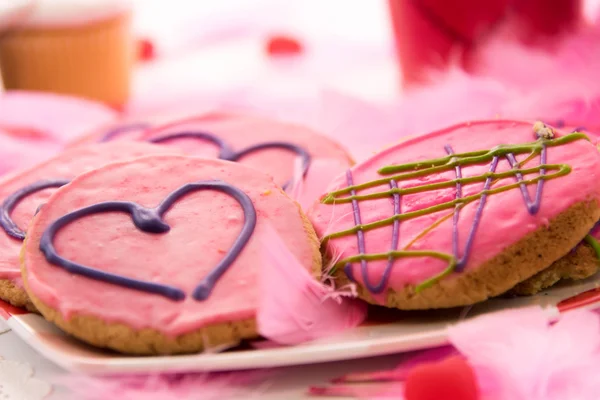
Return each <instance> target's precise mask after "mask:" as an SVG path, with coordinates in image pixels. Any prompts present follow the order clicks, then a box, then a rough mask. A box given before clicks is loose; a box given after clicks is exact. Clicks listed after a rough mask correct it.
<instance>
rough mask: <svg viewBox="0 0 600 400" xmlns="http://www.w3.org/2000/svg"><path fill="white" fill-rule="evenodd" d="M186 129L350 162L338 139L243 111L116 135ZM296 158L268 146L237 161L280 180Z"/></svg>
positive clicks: (238, 143)
mask: <svg viewBox="0 0 600 400" xmlns="http://www.w3.org/2000/svg"><path fill="white" fill-rule="evenodd" d="M185 131H194V132H207V133H211V134H213V135H216V136H218V137H219V138H221V139H223V140H225V141H226V142H227V143H229V145H230V146H231V147H233V149H234V150H236V151H239V150H241V149H243V148H246V147H248V146H251V145H255V144H258V143H264V142H274V141H285V142H289V143H293V144H295V145H298V146H301V147H303V148H304V149H306V150H307V151H308V152H309V153H310V154H311V156H312V158H313V160H318V159H330V160H339V161H341V162H343V163H345V164H346V165H348V166H349V165H350V161H349V158H348V155H347V154H346V152H345V151H344V150H343V149H342V148H341V147H340V146H339V145H338V144H337V143H334V142H333V141H331V140H330V139H328V138H325V137H323V136H321V135H319V134H317V133H315V132H313V131H311V130H309V129H307V128H304V127H300V126H296V125H291V124H285V123H281V122H275V121H272V120H268V119H262V118H256V117H250V116H244V115H235V114H226V113H212V114H206V115H203V116H199V117H193V118H188V119H184V120H181V121H177V122H174V123H170V124H167V125H163V126H160V127H156V128H153V129H151V130H149V131H146V132H145V133H143V132H140V131H135V132H133V133H132V134H130V135H123V136H119V138H120V139H121V140H144V139H149V138H152V137H156V136H162V135H165V134H169V133H176V132H185ZM103 134H104V133H99V134H96V135H93V136H90V137H89V138H88V141H98V139H99V138H100V137H101V136H102V135H103ZM164 144H165V145H169V146H174V147H176V148H178V149H181V150H183V151H184V152H186V153H187V154H190V155H195V156H202V157H216V156H217V154H218V152H217V148H216V147H215V145H213V144H211V143H209V142H205V141H199V140H194V139H179V140H172V141H169V142H164ZM295 158H296V155H295V154H294V153H292V152H290V151H287V150H281V149H269V150H262V151H257V152H255V153H253V154H250V155H248V156H246V157H244V158H243V159H241V160H240V163H242V164H244V165H249V166H252V167H255V168H257V169H260V170H261V171H263V172H266V173H268V174H270V175H271V176H273V177H274V178H275V181H276V182H277V183H279V184H283V183H285V182H287V181H288V180H289V179H290V178H291V176H292V173H293V167H294V159H295Z"/></svg>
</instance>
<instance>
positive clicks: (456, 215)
mask: <svg viewBox="0 0 600 400" xmlns="http://www.w3.org/2000/svg"><path fill="white" fill-rule="evenodd" d="M444 149H445V150H446V153H448V154H449V155H452V154H454V150H453V149H452V147H451V146H450V145H449V144H447V145H445V146H444ZM454 171H455V173H456V178H457V179H462V169H461V167H460V165H456V167H454ZM461 197H462V183H460V182H456V198H457V199H460V198H461ZM460 209H461V205H460V204H457V205H456V206H455V207H454V215H453V216H452V253H453V254H454V257H457V258H458V218H459V213H460Z"/></svg>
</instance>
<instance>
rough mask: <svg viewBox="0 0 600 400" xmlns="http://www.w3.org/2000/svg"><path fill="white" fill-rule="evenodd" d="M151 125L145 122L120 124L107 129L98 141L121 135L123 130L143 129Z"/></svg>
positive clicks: (105, 140) (109, 139)
mask: <svg viewBox="0 0 600 400" xmlns="http://www.w3.org/2000/svg"><path fill="white" fill-rule="evenodd" d="M151 127H152V125H150V124H148V123H145V122H133V123H131V124H126V125H120V126H117V127H116V128H113V129H111V130H109V131H108V132H106V133H105V134H104V136H102V137H101V138H100V140H98V142H99V143H104V142H109V141H111V140H113V139H114V138H116V137H118V136H121V135H122V134H123V133H125V132H129V131H134V130H140V131H144V130H146V129H149V128H151Z"/></svg>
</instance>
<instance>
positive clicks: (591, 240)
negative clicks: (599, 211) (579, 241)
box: [583, 235, 600, 259]
mask: <svg viewBox="0 0 600 400" xmlns="http://www.w3.org/2000/svg"><path fill="white" fill-rule="evenodd" d="M583 240H584V241H585V242H586V243H587V244H589V245H590V246H592V249H594V251H595V252H596V257H597V258H598V259H600V243H599V242H598V241H597V240H596V238H595V237H593V236H592V235H586V236H585V238H584V239H583Z"/></svg>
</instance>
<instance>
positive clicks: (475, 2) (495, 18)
mask: <svg viewBox="0 0 600 400" xmlns="http://www.w3.org/2000/svg"><path fill="white" fill-rule="evenodd" d="M388 1H389V7H390V12H391V18H392V26H393V30H394V36H395V39H396V46H397V52H398V56H399V58H400V66H401V69H402V75H403V78H404V84H405V85H410V84H414V83H419V82H422V81H424V80H425V78H426V73H427V71H428V70H430V69H431V68H434V69H441V68H444V67H446V66H448V64H449V63H450V62H452V61H458V62H461V63H463V64H464V63H465V62H466V61H467V60H468V59H469V56H470V55H471V54H472V53H473V51H474V50H476V48H477V47H478V46H480V45H481V44H482V43H484V42H485V38H486V36H487V35H489V34H491V33H493V32H495V30H496V28H497V27H498V26H499V25H501V24H504V23H506V24H510V28H511V32H512V33H514V34H516V35H517V37H518V38H519V39H520V40H522V41H523V42H524V43H527V44H532V43H534V42H536V41H537V40H539V39H541V38H544V37H548V36H552V35H557V34H560V33H562V32H564V31H566V30H570V29H573V28H575V27H577V26H578V24H579V22H580V20H581V18H582V17H581V16H582V5H581V0H553V1H552V2H549V1H547V0H486V1H481V0H453V1H447V0H388Z"/></svg>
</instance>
